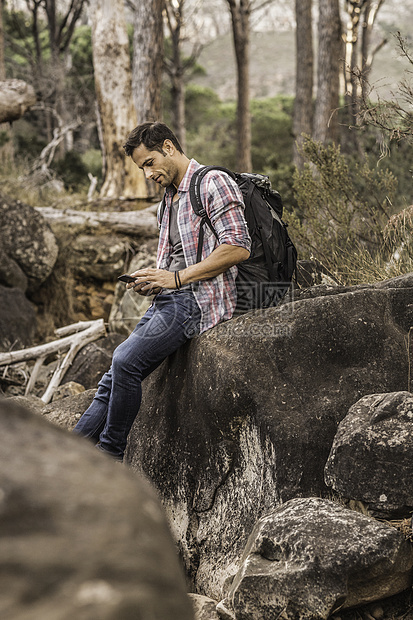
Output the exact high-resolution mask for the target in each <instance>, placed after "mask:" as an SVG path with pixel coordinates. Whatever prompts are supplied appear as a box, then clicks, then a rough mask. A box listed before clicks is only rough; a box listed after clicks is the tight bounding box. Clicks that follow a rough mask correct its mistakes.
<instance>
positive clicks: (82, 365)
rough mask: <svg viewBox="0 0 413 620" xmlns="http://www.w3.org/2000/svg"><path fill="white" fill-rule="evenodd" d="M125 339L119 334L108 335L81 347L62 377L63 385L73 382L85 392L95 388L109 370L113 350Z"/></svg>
mask: <svg viewBox="0 0 413 620" xmlns="http://www.w3.org/2000/svg"><path fill="white" fill-rule="evenodd" d="M124 339H125V337H124V336H121V335H120V334H109V335H108V336H106V337H105V338H99V340H96V341H95V342H91V343H90V344H87V345H86V346H85V347H83V348H82V349H81V350H80V351H79V353H78V354H77V355H76V357H75V359H74V360H73V364H72V365H71V367H70V368H69V370H68V371H67V373H66V374H65V376H64V379H63V383H70V382H71V381H74V382H76V383H80V384H81V385H83V386H84V387H85V389H86V390H88V389H90V388H97V384H98V381H99V380H100V378H101V376H102V375H103V373H104V372H106V371H107V370H109V367H110V365H111V362H112V354H113V351H114V350H115V348H116V347H117V346H118V345H119V344H120V343H121V342H122V341H123V340H124Z"/></svg>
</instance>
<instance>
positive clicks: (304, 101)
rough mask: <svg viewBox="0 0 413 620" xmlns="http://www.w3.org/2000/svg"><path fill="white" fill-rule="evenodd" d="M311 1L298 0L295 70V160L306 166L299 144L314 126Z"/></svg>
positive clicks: (299, 166)
mask: <svg viewBox="0 0 413 620" xmlns="http://www.w3.org/2000/svg"><path fill="white" fill-rule="evenodd" d="M311 5H312V0H295V17H296V22H297V27H296V31H295V38H296V48H295V49H296V73H295V102H294V118H293V132H294V137H295V142H294V154H293V161H294V164H295V165H296V166H297V168H302V167H303V163H304V162H303V158H302V156H301V154H300V151H299V147H300V145H301V144H302V142H303V134H307V135H308V136H311V135H312V125H313V65H314V61H313V56H314V55H313V35H312V17H311Z"/></svg>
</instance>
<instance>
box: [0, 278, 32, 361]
mask: <svg viewBox="0 0 413 620" xmlns="http://www.w3.org/2000/svg"><path fill="white" fill-rule="evenodd" d="M35 329H36V312H35V307H34V306H33V304H32V303H30V301H29V300H28V299H27V298H26V297H25V295H24V293H23V292H22V291H21V290H20V289H18V288H7V287H5V286H1V285H0V351H10V350H11V349H14V350H16V349H21V348H23V347H26V346H29V345H30V344H32V339H33V335H34V332H35Z"/></svg>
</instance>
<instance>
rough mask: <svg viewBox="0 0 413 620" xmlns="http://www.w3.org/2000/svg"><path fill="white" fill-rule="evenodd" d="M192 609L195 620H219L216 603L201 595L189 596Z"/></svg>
mask: <svg viewBox="0 0 413 620" xmlns="http://www.w3.org/2000/svg"><path fill="white" fill-rule="evenodd" d="M189 598H190V600H191V602H192V606H193V608H194V613H195V620H219V616H218V612H217V610H216V607H217V602H216V601H214V600H213V599H212V598H209V597H208V596H202V594H189Z"/></svg>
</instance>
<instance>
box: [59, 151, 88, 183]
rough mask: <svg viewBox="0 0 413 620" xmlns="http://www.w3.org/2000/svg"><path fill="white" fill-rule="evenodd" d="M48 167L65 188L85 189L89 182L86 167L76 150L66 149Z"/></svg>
mask: <svg viewBox="0 0 413 620" xmlns="http://www.w3.org/2000/svg"><path fill="white" fill-rule="evenodd" d="M50 167H51V169H52V170H54V171H55V172H56V174H57V175H58V176H59V177H60V178H61V179H62V181H63V183H64V186H65V189H67V190H70V191H77V190H80V189H85V188H86V187H87V186H88V184H89V179H88V176H87V173H88V169H87V167H86V165H85V163H84V162H83V160H82V156H81V155H80V154H79V153H77V152H76V151H68V152H67V153H66V154H65V156H64V157H63V158H62V159H58V160H54V161H53V163H52V165H51V166H50Z"/></svg>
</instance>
